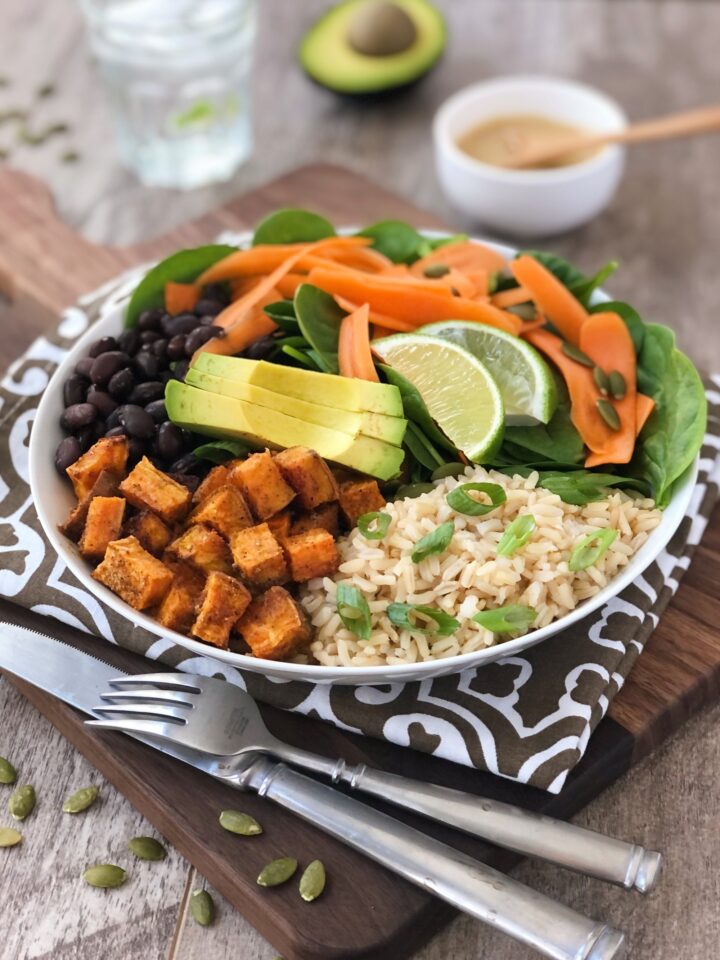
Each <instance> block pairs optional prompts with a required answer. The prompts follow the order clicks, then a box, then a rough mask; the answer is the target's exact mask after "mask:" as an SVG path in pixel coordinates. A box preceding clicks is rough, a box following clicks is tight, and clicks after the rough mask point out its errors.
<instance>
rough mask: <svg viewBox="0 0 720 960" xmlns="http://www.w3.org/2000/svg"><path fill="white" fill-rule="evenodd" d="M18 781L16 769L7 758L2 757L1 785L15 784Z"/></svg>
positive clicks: (0, 765) (0, 758)
mask: <svg viewBox="0 0 720 960" xmlns="http://www.w3.org/2000/svg"><path fill="white" fill-rule="evenodd" d="M16 780H17V771H16V770H15V767H14V766H13V765H12V764H11V763H10V761H9V760H6V759H5V757H0V783H15V781H16Z"/></svg>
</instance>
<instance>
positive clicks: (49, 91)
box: [35, 83, 55, 100]
mask: <svg viewBox="0 0 720 960" xmlns="http://www.w3.org/2000/svg"><path fill="white" fill-rule="evenodd" d="M54 93H55V84H54V83H44V84H43V85H42V86H41V87H38V88H37V90H36V91H35V96H36V97H37V98H38V99H39V100H44V99H45V98H46V97H52V95H53V94H54Z"/></svg>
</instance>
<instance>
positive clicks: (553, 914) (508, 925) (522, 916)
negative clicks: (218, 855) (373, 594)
mask: <svg viewBox="0 0 720 960" xmlns="http://www.w3.org/2000/svg"><path fill="white" fill-rule="evenodd" d="M0 670H2V671H6V672H8V673H11V674H13V676H16V677H18V678H19V679H21V680H24V681H26V682H28V683H30V684H32V685H33V686H36V687H39V688H40V689H41V690H44V691H45V692H46V693H51V694H53V696H56V697H58V698H59V699H61V700H63V701H64V702H65V703H68V704H70V705H71V706H73V707H75V708H77V709H78V710H81V711H83V712H84V713H87V714H90V715H91V716H94V714H93V711H92V705H94V704H96V703H98V702H99V699H100V694H101V693H103V692H104V691H105V690H107V687H108V684H109V682H110V681H111V680H113V679H117V678H118V677H119V676H127V674H123V673H122V672H121V671H120V670H118V669H117V667H114V666H112V665H111V664H109V663H107V662H105V661H104V660H102V659H101V658H96V657H94V656H90V655H89V654H85V653H82V652H81V651H79V650H76V649H75V648H74V647H72V646H70V645H69V644H66V643H63V642H62V641H61V640H57V639H54V638H52V637H49V636H47V635H45V634H41V633H36V632H35V631H34V630H28V629H26V628H25V627H19V626H17V625H15V624H11V623H5V622H0ZM133 739H136V740H140V741H141V742H143V743H146V744H147V745H149V746H151V747H152V748H153V749H155V750H158V751H159V752H161V753H164V754H166V755H167V756H171V757H174V758H175V759H177V760H180V761H182V762H183V763H187V764H189V765H190V766H193V767H195V768H196V769H198V770H202V771H203V772H205V773H207V774H209V775H210V776H212V777H214V778H215V779H217V780H219V781H221V782H222V783H225V784H227V785H228V786H231V787H234V788H237V789H240V790H252V791H255V792H256V793H258V794H259V795H260V796H262V797H267V798H268V799H269V800H273V801H274V802H275V803H277V804H279V805H280V806H282V807H285V808H286V809H288V810H291V811H292V812H293V813H296V814H297V815H298V816H299V817H301V818H302V819H304V820H307V821H309V822H310V823H312V824H313V825H314V826H316V827H319V828H320V829H321V830H324V831H325V832H326V833H328V834H330V835H331V836H333V837H335V838H336V839H338V840H340V841H341V842H343V843H345V844H347V845H348V846H350V847H353V848H354V849H355V850H358V851H360V852H361V853H364V854H365V855H366V856H368V857H370V859H372V860H375V861H376V862H378V863H380V864H382V865H383V866H385V867H387V869H389V870H391V871H393V872H394V873H396V874H399V875H400V876H402V877H404V878H405V879H407V880H409V881H410V882H411V883H414V884H415V885H416V886H419V887H421V888H422V889H424V890H427V891H428V892H429V893H432V894H433V895H434V896H436V897H439V898H440V899H442V900H445V901H446V902H447V903H450V904H451V905H452V906H454V907H456V908H457V909H459V910H462V911H463V912H465V913H468V914H470V915H471V916H473V917H476V918H477V919H478V920H481V921H483V922H484V923H487V924H489V925H491V926H493V927H495V928H497V929H499V930H502V931H503V932H504V933H506V934H508V935H509V936H510V937H513V938H514V939H516V940H518V941H520V942H521V943H525V944H528V945H529V946H532V947H534V948H535V949H536V950H537V951H538V952H539V953H541V954H543V955H544V956H546V957H551V958H553V960H613V958H620V957H622V956H623V955H624V936H623V934H622V933H620V932H619V931H617V930H614V929H613V928H612V927H610V926H608V925H607V924H605V923H602V922H596V921H593V920H589V919H588V918H587V917H584V916H583V915H582V914H579V913H577V912H576V911H574V910H571V909H570V908H569V907H566V906H565V905H564V904H560V903H557V902H556V901H554V900H552V899H550V898H549V897H546V896H545V895H544V894H541V893H539V892H537V891H535V890H532V889H531V888H529V887H526V886H523V885H522V884H521V883H518V882H517V881H516V880H513V879H511V878H510V877H507V876H505V874H503V873H500V871H498V870H494V869H493V868H492V867H488V866H487V865H485V864H483V863H480V862H479V861H477V860H473V859H472V857H469V856H467V855H466V854H464V853H461V852H460V851H458V850H455V849H454V848H452V847H449V846H446V845H445V844H443V843H440V842H439V841H438V840H435V839H433V838H432V837H428V836H426V835H425V834H423V833H421V832H420V831H419V830H416V829H414V828H412V827H409V826H406V825H405V824H404V823H401V822H400V821H397V820H394V819H393V818H392V817H390V816H388V815H387V814H385V813H381V812H380V811H378V810H375V809H374V808H372V807H368V806H366V805H365V804H363V803H360V802H359V801H358V800H355V799H353V798H352V797H348V796H346V795H345V794H343V793H339V792H338V791H336V790H335V789H333V787H330V786H326V785H325V784H321V783H318V782H316V781H315V780H312V779H310V778H309V777H306V776H305V775H304V774H301V773H298V772H297V771H295V770H291V769H289V768H288V767H286V766H285V765H284V764H282V763H277V762H276V761H274V760H272V759H271V758H269V757H265V756H260V755H255V756H250V757H232V758H222V757H221V758H217V757H210V756H207V755H204V754H200V753H197V752H196V751H193V750H190V749H188V748H184V747H180V746H178V745H176V744H169V743H165V742H163V743H160V742H158V741H155V740H153V739H152V738H151V737H141V736H134V737H133Z"/></svg>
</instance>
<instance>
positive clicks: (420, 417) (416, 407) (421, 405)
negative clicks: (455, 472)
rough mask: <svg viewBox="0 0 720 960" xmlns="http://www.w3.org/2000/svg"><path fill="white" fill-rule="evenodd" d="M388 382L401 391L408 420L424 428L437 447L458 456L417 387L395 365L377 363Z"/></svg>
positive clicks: (404, 411) (424, 431) (423, 430)
mask: <svg viewBox="0 0 720 960" xmlns="http://www.w3.org/2000/svg"><path fill="white" fill-rule="evenodd" d="M377 367H378V370H380V371H381V372H382V374H383V376H384V377H385V379H386V380H387V382H388V383H392V384H394V385H395V386H396V387H397V388H398V390H399V391H400V396H401V397H402V403H403V413H404V414H405V417H406V418H407V419H408V420H412V421H413V423H416V424H417V425H418V427H420V429H421V430H422V432H423V434H424V435H425V437H427V439H428V440H429V441H430V442H431V443H432V444H434V445H435V446H436V447H441V448H442V449H443V450H447V451H448V452H449V453H452V454H454V455H455V456H456V457H457V452H458V451H457V448H456V447H455V446H453V444H452V443H451V442H450V440H448V438H447V437H446V436H445V434H444V433H443V432H442V430H441V429H440V427H438V425H437V424H436V423H435V421H434V420H433V418H432V417H431V416H430V413H429V411H428V408H427V405H426V404H425V401H424V400H423V398H422V397H421V395H420V391H419V390H418V389H417V387H416V386H415V385H414V384H413V383H411V382H410V381H409V380H408V379H407V377H404V376H403V375H402V374H401V373H399V372H398V371H397V370H395V369H393V367H389V366H387V364H385V363H379V364H377Z"/></svg>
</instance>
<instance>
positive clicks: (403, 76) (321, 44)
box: [300, 0, 446, 95]
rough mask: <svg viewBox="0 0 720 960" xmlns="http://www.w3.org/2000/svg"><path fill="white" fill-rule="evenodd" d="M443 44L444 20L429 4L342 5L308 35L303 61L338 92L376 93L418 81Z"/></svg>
mask: <svg viewBox="0 0 720 960" xmlns="http://www.w3.org/2000/svg"><path fill="white" fill-rule="evenodd" d="M445 42H446V29H445V21H444V20H443V17H442V15H441V14H440V12H439V11H438V10H436V9H435V7H434V6H433V5H432V4H431V3H429V2H428V0H392V2H390V0H344V2H343V3H339V4H337V5H336V6H334V7H331V8H330V9H329V10H328V11H327V13H325V14H324V15H323V16H322V17H321V18H320V19H319V20H317V21H316V22H315V23H314V24H313V26H312V27H311V28H310V30H308V32H307V34H306V35H305V38H304V40H303V42H302V45H301V47H300V62H301V64H302V66H303V68H304V69H305V71H306V72H307V73H308V74H309V75H310V76H311V77H312V79H313V80H315V81H317V82H318V83H320V84H322V86H324V87H328V88H329V89H330V90H334V91H336V92H337V93H345V94H357V95H363V94H378V93H385V92H387V91H390V90H395V89H397V88H400V87H406V86H408V85H409V84H411V83H414V82H415V81H416V80H419V79H420V77H422V76H423V75H424V74H425V73H427V71H428V70H430V68H431V67H432V66H434V64H435V63H436V62H437V61H438V59H439V58H440V55H441V54H442V52H443V50H444V49H445Z"/></svg>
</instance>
